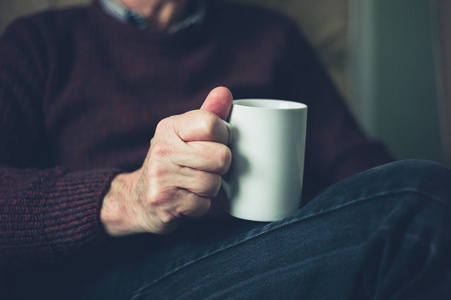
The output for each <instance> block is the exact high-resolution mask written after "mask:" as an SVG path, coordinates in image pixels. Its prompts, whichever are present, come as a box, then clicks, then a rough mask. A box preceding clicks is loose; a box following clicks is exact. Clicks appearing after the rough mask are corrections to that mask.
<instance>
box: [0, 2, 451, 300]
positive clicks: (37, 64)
mask: <svg viewBox="0 0 451 300" xmlns="http://www.w3.org/2000/svg"><path fill="white" fill-rule="evenodd" d="M232 16H233V17H232ZM0 66H1V67H0V70H1V71H0V82H1V84H0V112H1V118H0V120H1V121H0V128H1V131H0V132H1V136H2V138H1V142H0V159H1V165H2V168H1V172H0V174H1V175H0V176H1V178H0V193H1V195H2V198H1V202H0V207H1V214H0V215H1V218H2V222H1V225H0V234H1V239H2V244H1V248H0V254H1V257H2V260H3V261H4V262H3V264H4V265H5V268H4V270H6V271H5V274H6V275H5V280H4V282H6V284H5V286H7V287H6V290H7V292H8V293H10V294H14V296H15V297H20V296H23V298H27V297H29V296H30V294H31V295H34V296H36V295H40V294H43V295H46V296H47V297H52V296H53V297H55V298H66V297H72V296H73V297H78V298H80V299H86V298H92V299H102V298H105V299H112V298H113V297H117V298H125V299H127V298H131V297H134V299H139V297H149V298H157V299H158V298H161V299H172V298H177V297H179V298H190V299H203V298H206V297H207V296H208V297H217V298H221V299H224V298H231V297H240V298H252V297H260V298H261V297H262V296H267V297H270V298H274V299H280V298H295V297H299V296H306V297H307V298H315V297H317V298H324V296H325V295H329V296H330V295H334V296H336V297H338V298H340V297H341V298H349V297H363V296H364V295H365V296H368V297H369V296H374V295H380V297H382V298H388V297H396V296H398V297H410V296H411V295H413V294H421V295H423V294H428V295H429V294H430V293H432V294H433V295H443V294H444V293H446V292H447V291H445V290H444V288H445V287H446V285H443V284H440V281H439V280H436V281H434V282H433V283H432V282H429V281H428V280H431V279H434V280H435V279H439V278H440V279H443V278H444V279H445V280H447V279H449V273H446V272H445V270H446V268H445V267H446V266H447V264H448V263H449V261H448V259H449V254H448V253H449V251H447V250H449V249H450V248H449V247H450V240H449V237H447V235H446V234H445V233H446V230H447V229H448V228H449V226H450V223H449V219H450V218H449V214H450V207H449V197H447V196H448V195H449V193H450V192H449V190H448V189H447V187H446V186H445V184H444V182H446V181H447V180H449V179H450V178H451V177H450V173H449V171H448V170H447V169H445V168H443V167H441V166H438V165H434V164H430V163H425V162H408V163H398V164H392V165H388V166H385V167H383V168H379V169H372V170H370V171H368V172H366V173H363V174H359V175H357V176H354V177H352V178H350V179H348V180H346V181H342V182H340V183H338V184H337V185H334V186H331V187H330V188H329V189H327V190H326V191H325V192H323V193H321V194H320V195H319V196H316V195H317V194H318V193H320V191H321V190H323V189H324V188H326V187H328V186H329V185H331V184H332V183H336V182H339V181H341V180H342V179H344V178H347V177H349V176H351V175H354V174H357V173H359V172H361V171H364V170H367V169H370V168H372V167H374V166H377V165H381V164H383V163H386V162H389V161H390V160H391V158H390V156H389V155H388V154H387V153H386V152H385V151H384V149H383V148H382V147H381V146H380V145H378V144H376V143H373V142H371V141H369V140H368V139H367V138H366V137H365V135H364V134H363V133H362V132H361V130H360V129H359V128H358V126H357V125H356V123H355V122H354V121H353V119H352V117H351V115H350V114H349V112H348V111H347V109H346V106H345V105H344V104H343V102H342V101H341V99H340V97H339V96H338V94H337V93H336V91H335V89H334V88H333V86H332V85H331V83H330V81H329V80H328V78H327V76H326V74H325V72H324V71H323V69H322V68H321V66H320V65H319V63H318V62H317V60H316V59H315V57H314V55H313V53H312V51H311V49H310V48H309V46H308V45H307V43H306V42H305V40H304V39H303V38H302V37H301V36H300V35H299V34H298V32H297V31H296V29H295V26H294V25H293V24H292V23H291V22H289V21H287V20H286V19H285V18H283V17H281V16H278V15H275V14H273V13H270V12H267V11H265V10H262V9H255V8H246V7H241V6H238V5H232V4H225V3H220V2H213V1H212V2H203V1H152V0H145V1H144V0H143V1H138V0H121V2H115V1H114V0H101V1H96V2H94V3H93V4H92V5H91V6H90V7H88V8H77V9H70V10H65V11H61V12H47V13H43V14H39V15H36V16H33V17H30V18H27V19H23V20H19V21H18V22H16V23H15V24H13V25H12V26H10V28H9V29H8V30H7V31H6V32H5V34H4V36H3V38H2V40H1V44H0ZM218 86H226V87H228V88H229V89H230V90H229V89H227V88H224V87H219V88H215V87H218ZM210 91H211V92H210ZM230 91H231V92H232V93H233V95H234V97H236V98H244V97H267V98H281V99H289V100H293V101H302V102H305V103H306V104H307V105H308V106H309V124H308V132H307V149H306V166H305V168H306V169H305V185H304V186H305V196H304V198H305V199H312V198H313V200H311V202H310V203H309V204H307V205H306V206H305V207H304V208H302V209H301V210H300V211H299V212H297V213H295V214H294V215H293V216H291V217H289V218H287V219H286V220H283V221H281V222H276V223H272V224H258V223H257V224H255V223H253V222H245V221H239V220H235V219H233V218H231V217H228V216H224V215H223V214H221V216H217V215H216V216H211V217H210V218H209V217H208V214H209V213H211V211H214V210H215V209H214V208H212V209H210V206H213V207H214V206H219V207H218V208H217V209H216V211H219V213H223V212H224V209H223V207H222V206H221V203H223V202H222V200H223V198H224V197H223V195H222V193H221V191H220V182H221V175H223V174H225V173H226V172H227V170H228V168H229V166H230V162H231V159H233V158H232V154H231V153H230V150H229V149H228V147H227V145H226V144H227V140H228V131H227V127H226V126H225V124H224V122H223V120H226V119H227V117H228V114H229V112H230V108H231V101H232V93H231V92H230ZM203 99H205V101H203ZM199 108H200V109H199ZM152 136H153V138H151V137H152ZM150 139H151V141H150V146H149V140H150ZM412 170H418V173H417V174H414V176H412V177H410V173H411V172H412ZM407 175H409V177H408V179H404V178H407ZM431 180H432V181H433V184H430V183H431ZM437 186H438V187H437ZM315 196H316V197H315ZM221 199H222V200H221ZM431 199H434V200H431ZM447 199H448V200H447ZM205 215H207V218H202V217H204V216H205ZM196 218H201V219H200V220H197V221H196V220H195V219H196ZM176 229H177V230H176ZM140 233H146V234H145V235H138V236H135V235H136V234H140ZM160 234H167V235H160ZM432 249H438V250H434V251H433V250H432ZM408 268H414V269H415V272H414V271H412V270H410V269H408ZM406 270H409V272H406ZM380 272H385V273H384V274H385V275H386V276H383V277H378V275H377V274H380ZM418 274H420V275H418ZM446 276H448V277H446ZM86 277H87V278H86ZM326 283H327V284H326ZM23 285H26V286H27V287H29V288H28V289H22V288H21V287H22V286H23ZM276 287H278V288H276ZM21 294H23V295H21ZM258 295H260V296H258Z"/></svg>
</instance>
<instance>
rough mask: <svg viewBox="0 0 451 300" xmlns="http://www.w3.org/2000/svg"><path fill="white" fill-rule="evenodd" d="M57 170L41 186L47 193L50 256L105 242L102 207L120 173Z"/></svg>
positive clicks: (45, 219) (45, 226)
mask: <svg viewBox="0 0 451 300" xmlns="http://www.w3.org/2000/svg"><path fill="white" fill-rule="evenodd" d="M54 171H55V172H51V173H50V174H49V175H48V177H49V178H47V179H46V180H43V181H42V183H43V184H42V186H41V192H42V193H43V194H44V195H45V204H44V207H43V213H42V217H43V222H42V224H43V228H42V229H43V236H44V238H45V244H47V246H48V250H50V251H48V254H49V255H51V257H49V259H50V260H54V259H55V258H61V257H64V256H67V255H70V254H72V253H77V252H80V251H88V250H89V249H91V248H93V247H95V246H96V245H99V244H102V243H103V242H105V240H106V239H107V234H106V232H105V230H104V228H103V226H102V224H101V222H100V209H101V207H102V202H103V197H104V196H105V194H106V193H107V191H108V189H109V187H110V184H111V181H112V180H113V178H114V177H115V176H116V175H117V173H119V171H118V170H95V171H79V172H64V171H63V170H58V169H57V170H54ZM52 177H53V178H52ZM46 184H49V185H50V186H46ZM44 259H45V258H44Z"/></svg>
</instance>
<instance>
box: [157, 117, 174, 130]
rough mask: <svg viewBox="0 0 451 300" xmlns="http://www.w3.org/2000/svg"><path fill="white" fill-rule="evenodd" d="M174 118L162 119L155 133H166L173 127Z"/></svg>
mask: <svg viewBox="0 0 451 300" xmlns="http://www.w3.org/2000/svg"><path fill="white" fill-rule="evenodd" d="M173 123H174V116H170V117H167V118H164V119H163V120H161V121H160V122H158V124H157V128H156V130H155V131H156V132H161V131H163V132H164V131H167V130H169V129H171V128H172V127H173Z"/></svg>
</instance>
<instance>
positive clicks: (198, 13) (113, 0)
mask: <svg viewBox="0 0 451 300" xmlns="http://www.w3.org/2000/svg"><path fill="white" fill-rule="evenodd" d="M99 2H100V4H101V6H102V8H103V10H104V11H105V12H106V13H107V14H109V15H110V16H112V17H114V18H115V19H117V20H119V21H121V22H123V23H125V24H129V25H131V26H134V27H136V28H138V29H146V28H149V23H148V22H147V20H146V18H145V17H144V16H142V15H141V14H139V13H137V12H135V11H133V10H131V9H129V8H127V7H126V6H125V5H123V4H122V3H121V2H119V1H117V0H99ZM204 16H205V2H204V1H203V0H197V1H196V8H195V10H194V11H193V12H192V13H191V14H189V15H188V16H187V17H186V18H185V19H183V20H182V21H181V22H179V23H176V24H173V25H171V26H170V27H169V28H168V30H167V31H168V33H176V32H178V31H181V30H183V29H185V28H188V27H190V26H192V25H194V24H198V23H200V22H201V21H202V20H203V18H204Z"/></svg>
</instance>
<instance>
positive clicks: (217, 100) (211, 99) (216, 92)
mask: <svg viewBox="0 0 451 300" xmlns="http://www.w3.org/2000/svg"><path fill="white" fill-rule="evenodd" d="M232 102H233V96H232V93H231V92H230V90H229V89H228V88H225V87H217V88H215V89H213V90H212V91H211V92H210V94H208V96H207V98H206V99H205V101H204V103H203V104H202V107H201V108H200V109H201V110H208V111H211V112H212V113H214V114H215V115H217V116H218V117H220V118H221V119H223V120H227V117H228V116H229V113H230V110H231V109H232Z"/></svg>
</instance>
